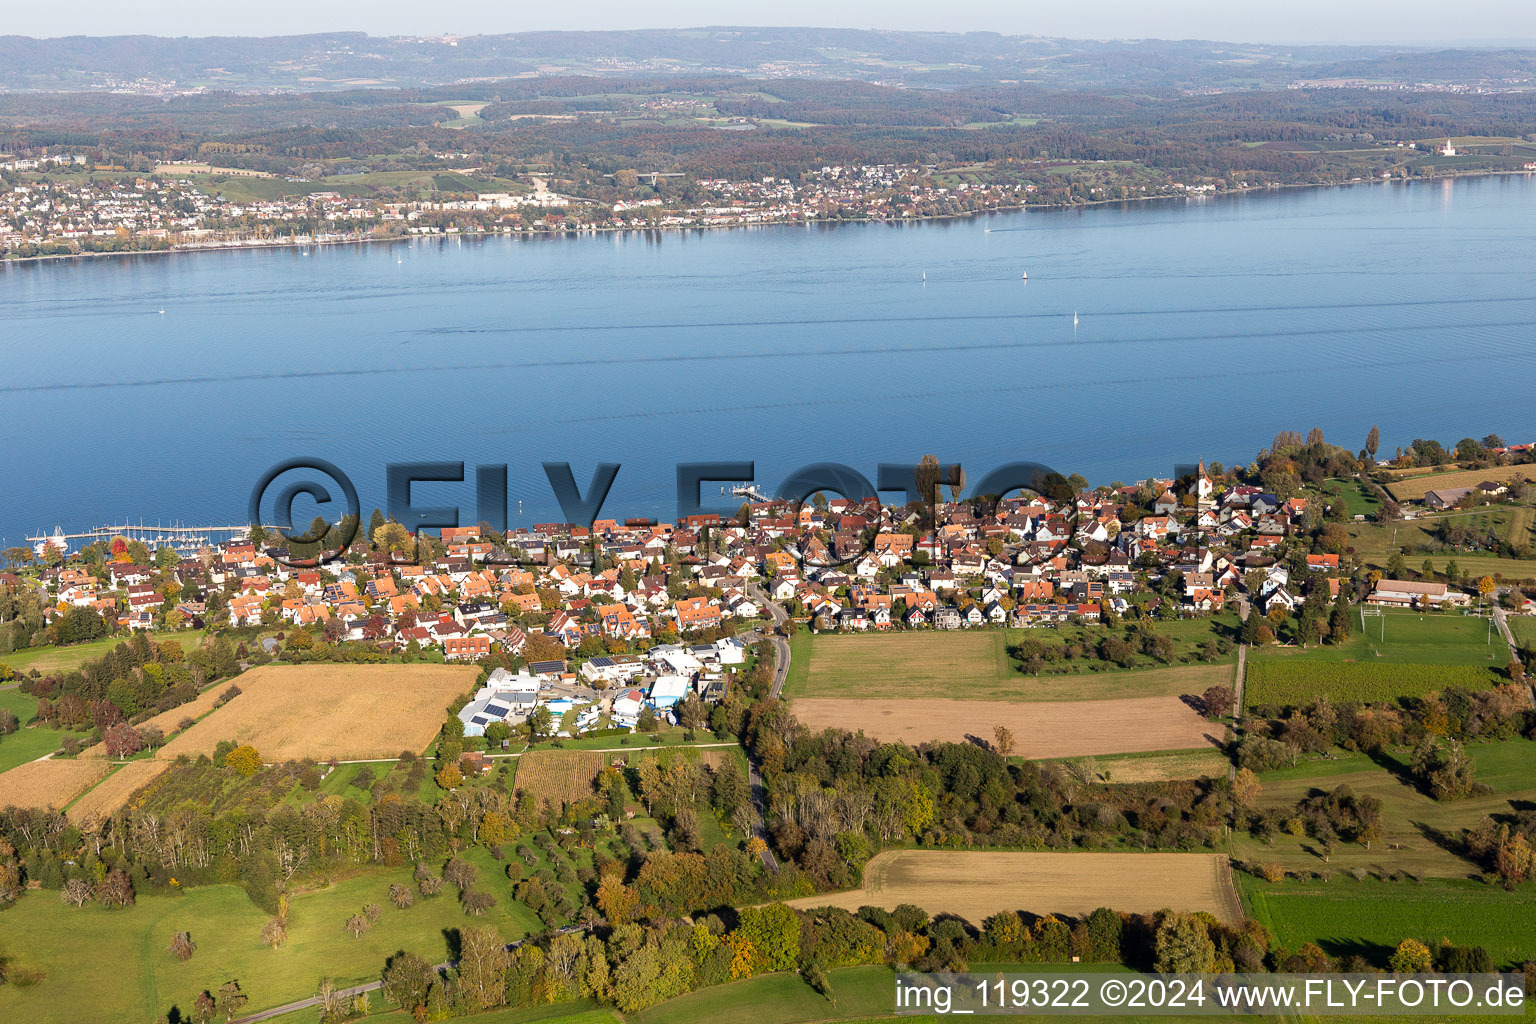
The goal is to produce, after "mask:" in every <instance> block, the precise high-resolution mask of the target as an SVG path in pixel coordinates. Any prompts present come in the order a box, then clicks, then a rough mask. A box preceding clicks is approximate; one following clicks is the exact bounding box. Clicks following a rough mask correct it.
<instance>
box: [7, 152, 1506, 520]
mask: <svg viewBox="0 0 1536 1024" xmlns="http://www.w3.org/2000/svg"><path fill="white" fill-rule="evenodd" d="M1533 227H1536V181H1533V180H1532V179H1531V177H1529V176H1525V177H1505V178H1483V179H1474V180H1465V181H1460V182H1455V183H1452V182H1450V181H1446V182H1434V183H1419V184H1414V185H1376V186H1358V187H1350V188H1336V189H1316V190H1298V191H1287V192H1283V193H1272V194H1263V195H1252V196H1245V197H1240V198H1230V199H1223V200H1211V201H1191V202H1179V203H1159V204H1131V205H1127V206H1123V207H1121V206H1106V207H1097V208H1093V209H1088V210H1081V211H1048V212H1041V211H1033V212H1029V213H1016V214H1008V215H1003V216H995V217H992V218H990V219H986V220H965V221H948V222H931V223H924V224H917V225H906V226H892V225H881V224H871V225H843V226H838V227H809V228H808V227H803V226H802V227H774V228H762V229H750V230H727V231H714V232H701V233H690V234H678V233H669V234H661V235H653V236H647V235H642V234H626V235H613V236H607V235H604V236H597V237H592V236H586V237H581V238H573V239H538V240H512V239H504V238H502V239H486V240H479V239H463V240H448V241H442V240H430V241H417V242H412V243H401V244H398V245H371V246H356V247H330V248H319V249H312V250H310V251H309V252H307V253H305V252H302V251H300V250H287V249H284V250H264V251H229V252H212V253H184V254H172V255H165V256H149V257H125V258H112V259H96V260H86V261H77V262H52V263H43V264H34V265H7V266H4V267H0V356H3V361H0V366H3V367H4V371H3V374H0V410H3V411H0V446H3V451H4V452H5V456H4V461H3V463H0V465H3V467H4V471H3V476H0V538H3V540H4V543H7V544H15V543H18V542H20V540H21V537H22V536H23V535H24V534H27V533H33V532H36V531H38V530H42V529H49V530H51V529H52V527H53V526H54V525H56V524H57V525H62V526H64V527H65V528H66V529H73V528H80V527H85V526H93V525H97V524H101V523H105V522H107V521H109V520H121V519H124V518H127V519H135V520H137V519H143V520H146V521H149V522H154V521H157V520H160V521H170V520H180V521H182V522H192V523H199V524H204V523H235V522H243V521H244V519H245V508H246V503H247V501H248V498H249V495H250V491H251V488H252V485H253V484H254V483H255V481H256V480H257V478H258V477H259V476H260V475H261V474H262V473H263V471H265V470H266V469H267V468H268V467H269V466H271V465H273V464H274V463H276V462H278V461H280V460H282V459H285V458H289V457H293V456H320V457H322V458H326V459H329V460H331V461H332V462H334V463H336V464H338V465H339V466H340V467H341V468H342V469H344V470H345V471H346V472H347V473H348V474H349V475H350V476H351V478H352V479H353V480H355V481H356V484H357V487H358V489H359V491H360V492H361V496H362V503H363V507H364V511H365V513H366V511H367V510H368V509H371V508H372V507H374V506H375V505H382V504H383V503H384V474H385V465H386V464H387V463H389V462H391V461H404V460H444V459H446V460H455V461H457V460H462V461H464V462H466V463H469V464H470V465H471V466H473V465H474V464H476V463H482V462H489V463H500V462H505V463H508V464H509V465H510V473H509V478H510V488H509V489H510V492H511V506H510V507H511V517H510V518H511V522H512V523H513V525H517V524H518V523H522V524H531V523H533V522H536V521H543V520H546V519H553V518H558V516H559V513H558V509H557V506H556V505H555V502H554V500H553V496H552V494H551V491H550V488H549V485H548V484H547V483H546V482H545V479H544V476H543V473H542V471H541V470H540V468H539V463H540V462H541V461H545V460H553V461H570V462H571V463H572V465H573V468H574V471H575V476H576V479H577V481H578V482H579V484H580V485H581V487H582V488H583V489H585V487H586V484H587V480H588V479H589V476H590V474H591V471H592V466H593V465H594V464H595V463H596V462H600V461H608V462H618V463H621V464H622V465H623V468H622V470H621V471H620V473H619V475H618V479H617V482H616V483H615V485H614V488H613V492H612V495H611V496H610V498H609V500H608V503H607V505H606V506H605V507H604V513H605V514H617V515H621V516H623V515H652V516H658V517H661V518H671V517H672V515H673V514H674V512H675V508H676V499H675V475H674V467H675V465H676V463H678V462H681V461H699V460H710V459H740V460H755V462H756V464H757V480H758V482H759V483H760V485H763V486H764V487H765V489H769V490H772V489H775V488H776V487H777V486H778V484H779V482H780V481H781V480H782V479H783V478H784V477H785V476H786V475H787V474H788V473H789V472H790V471H791V470H793V469H795V468H796V467H798V466H800V465H802V464H805V463H809V462H816V461H836V462H843V463H847V464H849V465H851V466H852V467H854V468H855V469H858V470H859V471H860V472H862V473H863V474H865V475H866V476H868V477H869V478H871V479H873V478H874V476H875V466H876V464H877V463H878V462H880V461H901V460H907V461H911V460H915V459H917V458H918V457H920V456H921V455H922V454H924V453H925V452H930V451H931V452H934V453H935V454H937V455H938V456H939V457H940V458H941V459H943V460H946V461H961V462H963V463H964V464H965V465H966V468H967V472H968V475H969V477H970V479H971V480H973V481H975V480H979V479H980V477H981V476H982V475H983V474H984V473H985V471H986V470H987V469H989V468H992V467H995V466H997V465H1000V464H1001V463H1003V462H1006V461H1010V460H1019V459H1031V460H1035V461H1039V462H1043V463H1047V464H1049V465H1051V466H1053V467H1055V468H1057V469H1060V470H1061V471H1062V472H1064V473H1070V472H1074V471H1075V472H1081V473H1083V474H1084V475H1086V476H1087V477H1088V478H1089V479H1090V480H1092V481H1093V482H1095V483H1101V482H1110V481H1112V480H1125V481H1130V480H1133V479H1138V478H1141V477H1144V476H1148V475H1152V474H1164V473H1167V472H1169V471H1170V470H1171V469H1172V467H1173V466H1174V465H1175V464H1178V463H1187V462H1192V461H1194V460H1195V459H1196V458H1198V457H1201V456H1203V457H1205V458H1207V459H1216V460H1220V461H1223V462H1227V463H1231V462H1234V461H1239V460H1240V461H1243V462H1247V461H1250V460H1251V459H1252V458H1253V456H1254V455H1255V453H1256V452H1257V451H1258V450H1259V449H1260V448H1262V447H1265V446H1267V445H1268V443H1269V441H1270V440H1271V438H1272V437H1273V436H1274V434H1275V432H1276V431H1278V430H1281V429H1294V430H1301V431H1306V430H1309V429H1311V428H1312V427H1322V428H1323V430H1324V432H1325V434H1326V436H1327V437H1328V438H1329V439H1330V440H1333V441H1336V442H1338V443H1342V444H1347V445H1349V446H1351V447H1353V448H1358V447H1360V446H1361V445H1362V444H1363V443H1364V438H1365V434H1366V431H1367V430H1368V429H1369V427H1370V426H1371V425H1372V424H1379V425H1380V427H1381V435H1382V448H1383V450H1385V451H1386V452H1391V451H1392V450H1393V448H1394V447H1396V446H1397V445H1400V444H1407V443H1408V442H1409V441H1411V440H1412V439H1413V438H1415V437H1435V438H1438V439H1440V440H1442V441H1445V442H1447V443H1454V442H1455V441H1457V440H1458V439H1460V438H1461V437H1463V436H1467V435H1474V436H1477V437H1481V436H1483V435H1484V434H1486V433H1489V432H1493V431H1496V432H1498V433H1500V434H1503V435H1504V436H1505V437H1506V438H1507V439H1510V440H1532V439H1536V438H1533V437H1532V436H1530V435H1532V434H1533V433H1536V431H1532V429H1531V428H1532V420H1533V416H1532V410H1533V401H1532V400H1533V398H1536V386H1533V381H1536V376H1533V371H1536V335H1533V330H1532V329H1533V327H1536V231H1533V230H1532V229H1533ZM988 228H990V231H989V230H987V229H988ZM1026 272H1027V273H1028V275H1029V280H1028V281H1027V282H1025V281H1022V280H1021V274H1023V273H1026ZM925 274H926V282H925V281H924V275H925ZM162 309H163V310H164V312H163V313H161V312H160V310H162ZM1074 312H1076V313H1077V314H1078V322H1077V325H1076V327H1075V328H1074V325H1073V314H1074ZM415 493H416V497H417V499H418V501H419V502H420V503H429V504H459V505H460V506H462V507H463V508H464V510H465V512H464V519H465V521H466V522H471V521H473V520H474V518H475V514H474V505H475V497H474V484H473V482H472V481H470V482H466V483H464V484H462V485H449V484H433V485H427V486H418V487H417V489H416V492H415ZM706 496H713V497H714V499H715V501H716V502H718V501H719V496H718V488H717V487H706ZM519 499H521V500H522V502H523V504H522V510H523V512H522V515H521V516H519V515H518V511H517V509H518V501H519ZM313 512H314V507H313V506H312V505H306V504H305V499H301V500H300V502H299V505H298V506H297V514H298V515H299V516H301V517H302V519H303V520H304V521H307V520H308V518H309V517H310V516H311V515H312V514H313Z"/></svg>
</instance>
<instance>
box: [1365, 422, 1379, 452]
mask: <svg viewBox="0 0 1536 1024" xmlns="http://www.w3.org/2000/svg"><path fill="white" fill-rule="evenodd" d="M1380 447H1381V430H1380V429H1378V428H1377V427H1376V426H1375V425H1372V426H1371V429H1370V430H1368V431H1367V432H1366V435H1365V450H1366V451H1367V452H1369V453H1370V456H1371V458H1373V459H1374V458H1375V457H1376V450H1377V449H1378V448H1380Z"/></svg>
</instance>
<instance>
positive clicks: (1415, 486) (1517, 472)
mask: <svg viewBox="0 0 1536 1024" xmlns="http://www.w3.org/2000/svg"><path fill="white" fill-rule="evenodd" d="M1533 478H1536V467H1533V466H1489V467H1487V468H1486V469H1453V470H1450V471H1448V472H1444V473H1435V472H1428V473H1417V474H1414V475H1412V476H1399V477H1395V478H1394V479H1393V480H1392V482H1391V483H1389V484H1387V491H1388V492H1389V493H1391V495H1392V497H1394V498H1396V499H1397V500H1398V501H1417V500H1419V499H1421V498H1423V497H1424V495H1425V494H1426V493H1427V492H1429V491H1443V490H1446V489H1447V488H1451V487H1476V486H1477V485H1478V484H1480V483H1482V482H1483V481H1484V480H1497V481H1499V482H1500V483H1510V482H1511V481H1514V480H1530V479H1533Z"/></svg>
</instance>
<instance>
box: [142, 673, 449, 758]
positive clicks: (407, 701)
mask: <svg viewBox="0 0 1536 1024" xmlns="http://www.w3.org/2000/svg"><path fill="white" fill-rule="evenodd" d="M477 672H478V669H476V668H474V667H473V666H468V665H464V666H457V665H282V666H279V665H265V666H262V667H261V668H257V669H252V670H251V671H249V672H247V673H245V674H244V675H242V676H240V677H239V678H238V679H236V680H235V682H236V684H237V685H238V686H239V687H240V690H241V693H240V696H238V697H236V698H235V699H234V700H232V701H230V702H229V703H228V704H225V705H224V706H223V707H221V708H219V709H218V710H217V711H214V712H213V713H212V714H210V715H208V717H207V718H204V719H203V720H202V721H200V722H198V723H197V724H196V725H194V726H193V727H192V728H190V729H188V730H187V731H186V732H184V733H182V734H180V735H179V736H176V737H174V738H172V739H171V741H170V742H169V743H167V744H166V745H165V746H163V747H161V748H160V750H159V752H158V753H157V754H156V756H157V757H158V758H160V759H161V760H163V761H174V760H175V759H176V758H177V757H178V756H180V755H181V754H191V755H193V756H196V755H198V754H211V753H213V749H214V747H216V746H217V745H218V744H219V741H221V740H234V741H235V742H237V743H249V744H250V745H252V746H253V747H255V748H256V749H257V750H258V751H259V752H260V753H261V756H262V758H263V759H264V760H266V761H269V762H277V761H292V760H298V759H300V758H305V757H312V758H314V759H315V760H317V761H324V760H327V759H329V758H332V757H334V758H337V759H339V760H362V759H366V758H387V757H398V756H399V754H400V752H401V751H402V750H411V751H414V752H416V753H421V752H422V751H424V750H425V749H426V748H427V745H428V744H429V743H431V742H432V738H433V737H434V736H436V735H437V731H438V729H439V728H441V726H442V724H443V717H444V715H445V714H446V713H447V708H448V705H449V704H450V703H452V701H453V699H454V698H455V697H457V696H459V695H460V694H462V693H464V692H465V691H466V690H468V689H469V688H470V687H472V686H473V685H474V682H475V675H476V673H477ZM204 696H205V697H206V696H207V695H206V694H204ZM198 699H199V701H201V700H202V699H203V698H201V697H200V698H198ZM181 711H182V709H180V708H178V709H177V712H181ZM177 721H180V718H179V717H178V719H177Z"/></svg>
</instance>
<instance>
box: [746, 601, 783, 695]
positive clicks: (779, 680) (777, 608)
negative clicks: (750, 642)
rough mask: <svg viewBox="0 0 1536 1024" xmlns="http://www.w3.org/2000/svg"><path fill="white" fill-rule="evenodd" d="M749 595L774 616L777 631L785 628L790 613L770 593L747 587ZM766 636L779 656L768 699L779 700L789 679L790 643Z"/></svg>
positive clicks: (777, 636) (780, 638)
mask: <svg viewBox="0 0 1536 1024" xmlns="http://www.w3.org/2000/svg"><path fill="white" fill-rule="evenodd" d="M747 594H748V596H750V597H751V598H752V600H754V601H756V602H757V603H759V604H761V605H763V606H764V607H765V608H767V609H768V614H769V615H771V616H773V624H774V626H775V627H776V628H777V629H783V628H784V623H786V622H788V621H789V612H787V611H785V610H784V606H783V605H780V604H775V603H774V601H773V599H772V598H770V597H769V596H768V593H767V592H766V591H765V590H763V589H762V588H761V587H759V586H757V585H756V584H753V585H751V586H749V587H747ZM765 635H766V637H767V639H768V641H769V642H770V643H772V644H773V649H774V651H775V652H776V653H777V654H778V658H777V659H776V661H775V664H774V670H773V685H772V686H770V687H769V688H768V697H769V699H771V700H778V699H779V697H780V695H781V694H783V692H784V680H786V679H788V678H789V641H788V640H786V639H784V637H782V636H780V635H778V634H777V633H768V634H765Z"/></svg>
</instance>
